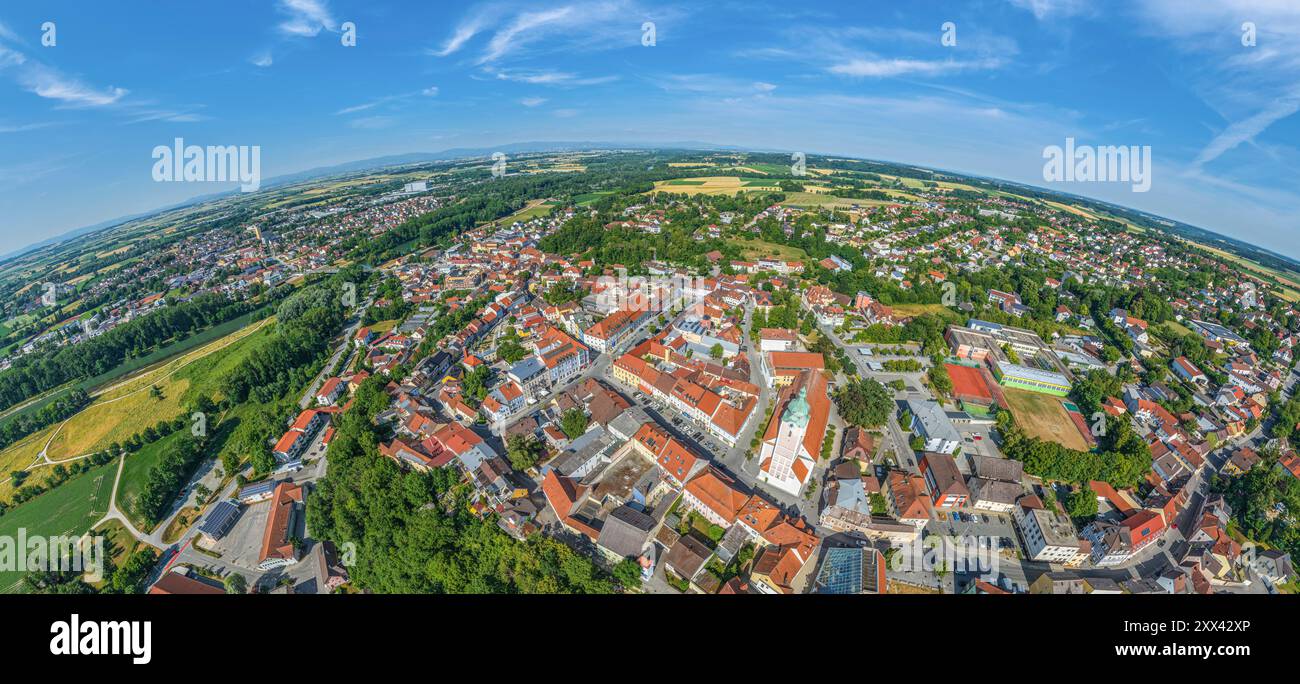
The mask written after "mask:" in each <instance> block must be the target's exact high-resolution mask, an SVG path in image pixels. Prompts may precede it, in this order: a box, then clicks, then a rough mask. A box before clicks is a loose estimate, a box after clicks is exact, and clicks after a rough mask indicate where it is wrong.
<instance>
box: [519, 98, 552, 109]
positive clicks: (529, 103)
mask: <svg viewBox="0 0 1300 684" xmlns="http://www.w3.org/2000/svg"><path fill="white" fill-rule="evenodd" d="M519 104H521V105H523V106H525V107H537V106H539V105H544V104H546V98H544V97H525V98H524V99H522V100H520V101H519Z"/></svg>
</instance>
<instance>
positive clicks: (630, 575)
mask: <svg viewBox="0 0 1300 684" xmlns="http://www.w3.org/2000/svg"><path fill="white" fill-rule="evenodd" d="M611 574H613V575H614V581H616V582H618V583H619V584H620V585H622V586H623V588H625V589H640V588H641V565H640V564H638V563H637V562H636V561H634V560H632V559H630V558H624V559H623V560H621V561H619V562H618V563H616V564H615V565H614V568H613V571H612V573H611Z"/></svg>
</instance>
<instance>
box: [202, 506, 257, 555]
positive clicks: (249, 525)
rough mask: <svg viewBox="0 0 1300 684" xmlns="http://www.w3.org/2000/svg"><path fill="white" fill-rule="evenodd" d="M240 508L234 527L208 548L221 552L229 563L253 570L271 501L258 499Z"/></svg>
mask: <svg viewBox="0 0 1300 684" xmlns="http://www.w3.org/2000/svg"><path fill="white" fill-rule="evenodd" d="M242 509H243V510H241V511H240V513H239V519H238V520H236V521H235V525H234V527H232V528H230V531H229V532H227V533H226V536H224V537H222V538H221V539H219V540H218V541H217V544H216V546H215V547H213V548H212V549H210V550H211V551H215V552H217V553H219V554H221V559H222V560H223V561H225V562H227V563H229V564H231V565H236V566H239V567H241V568H248V569H249V570H253V569H255V568H256V567H257V562H258V558H257V557H258V555H259V554H260V553H261V551H262V534H263V533H264V532H265V531H266V517H267V515H269V514H270V512H271V502H270V501H260V502H258V503H255V504H252V505H248V506H242Z"/></svg>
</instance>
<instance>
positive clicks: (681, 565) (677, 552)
mask: <svg viewBox="0 0 1300 684" xmlns="http://www.w3.org/2000/svg"><path fill="white" fill-rule="evenodd" d="M712 555H713V551H712V550H710V549H709V547H707V546H705V545H704V542H702V541H700V540H698V539H696V538H694V537H692V536H691V535H689V534H688V535H686V536H684V537H682V538H680V539H678V540H677V543H676V544H673V547H672V548H671V549H668V557H667V559H666V560H665V564H666V566H667V567H669V568H672V570H673V572H675V573H677V574H678V575H680V576H682V577H683V578H684V579H686V580H692V579H695V575H697V574H699V572H700V569H701V568H703V567H704V563H705V562H706V561H708V560H709V556H712Z"/></svg>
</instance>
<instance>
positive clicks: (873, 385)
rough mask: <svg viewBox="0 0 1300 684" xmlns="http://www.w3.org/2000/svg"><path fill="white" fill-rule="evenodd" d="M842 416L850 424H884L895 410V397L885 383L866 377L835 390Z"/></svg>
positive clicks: (837, 406)
mask: <svg viewBox="0 0 1300 684" xmlns="http://www.w3.org/2000/svg"><path fill="white" fill-rule="evenodd" d="M835 406H836V408H838V409H839V413H840V417H841V418H843V419H844V420H845V421H846V422H848V423H849V424H850V425H856V426H858V427H864V428H874V427H880V426H881V425H884V424H885V423H886V422H887V421H888V420H889V414H890V413H892V412H893V411H894V398H893V396H892V395H890V393H889V390H887V389H885V387H884V385H881V384H880V383H879V382H877V381H875V380H873V379H871V378H864V379H859V380H855V381H853V382H849V383H846V384H844V385H842V386H841V387H840V388H839V390H838V391H836V392H835Z"/></svg>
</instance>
